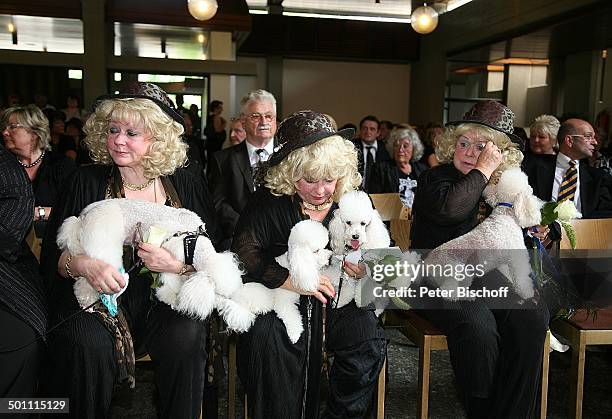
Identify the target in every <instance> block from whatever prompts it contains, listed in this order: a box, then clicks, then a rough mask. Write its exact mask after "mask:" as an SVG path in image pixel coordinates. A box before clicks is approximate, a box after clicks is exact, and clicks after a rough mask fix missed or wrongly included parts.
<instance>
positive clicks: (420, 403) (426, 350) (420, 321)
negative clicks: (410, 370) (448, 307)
mask: <svg viewBox="0 0 612 419" xmlns="http://www.w3.org/2000/svg"><path fill="white" fill-rule="evenodd" d="M385 315H386V319H385V323H386V324H387V325H393V326H398V327H399V328H400V330H401V331H402V333H403V334H404V335H406V337H408V339H410V340H411V341H412V342H414V343H415V344H416V345H417V346H418V347H419V373H418V374H419V380H418V387H417V391H418V394H417V415H416V417H417V418H420V419H426V418H427V417H428V414H429V373H430V367H431V351H438V350H447V349H448V344H447V341H446V335H444V333H442V332H441V331H440V330H438V329H437V328H436V327H435V326H434V325H433V324H431V323H430V322H429V320H427V319H425V318H423V317H421V316H419V315H418V314H417V313H416V312H414V311H412V310H408V311H404V312H400V311H397V310H393V311H388V312H387V313H385ZM549 351H550V332H548V333H547V334H546V340H545V342H544V353H543V357H542V389H541V390H542V392H541V394H540V418H542V419H545V418H546V410H547V400H548V365H549V364H548V362H549V358H548V353H549Z"/></svg>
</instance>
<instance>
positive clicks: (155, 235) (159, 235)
mask: <svg viewBox="0 0 612 419" xmlns="http://www.w3.org/2000/svg"><path fill="white" fill-rule="evenodd" d="M147 233H148V234H145V237H144V238H143V239H144V241H145V243H150V244H154V245H155V246H161V244H162V242H163V241H164V237H165V236H166V234H167V233H166V230H164V229H162V228H159V227H157V226H151V227H149V231H148V232H147Z"/></svg>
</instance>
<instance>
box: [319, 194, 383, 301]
mask: <svg viewBox="0 0 612 419" xmlns="http://www.w3.org/2000/svg"><path fill="white" fill-rule="evenodd" d="M329 236H330V243H331V248H332V251H333V252H334V255H338V256H339V257H340V259H345V260H347V261H349V262H352V263H357V262H359V261H360V260H361V253H362V250H367V249H381V248H386V247H389V245H390V243H391V239H390V237H389V231H387V227H386V226H385V224H384V223H383V221H382V219H381V218H380V214H379V213H378V211H376V210H375V209H374V207H373V206H372V201H371V200H370V197H369V196H368V194H366V193H365V192H362V191H352V192H347V193H345V194H344V195H342V197H341V198H340V201H339V202H338V209H336V210H335V211H334V216H333V218H332V220H331V222H330V223H329ZM324 273H325V274H327V275H328V276H330V277H331V279H332V283H333V284H334V287H335V288H336V292H337V291H338V289H340V293H339V294H338V295H337V296H336V307H338V308H339V307H343V306H345V305H346V304H348V303H349V302H350V301H351V300H353V299H354V300H355V302H356V303H357V305H358V306H360V307H363V306H366V305H367V304H369V302H370V300H371V298H368V299H367V300H368V301H362V293H361V287H360V286H358V285H359V284H360V281H358V280H355V279H353V278H350V277H349V276H348V275H346V274H345V273H343V274H342V275H341V276H340V275H336V276H333V275H330V274H328V273H327V272H324ZM340 282H342V286H341V287H340ZM363 296H364V297H365V295H363Z"/></svg>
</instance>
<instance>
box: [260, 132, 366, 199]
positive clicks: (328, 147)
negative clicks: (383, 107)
mask: <svg viewBox="0 0 612 419" xmlns="http://www.w3.org/2000/svg"><path fill="white" fill-rule="evenodd" d="M300 179H306V180H308V181H319V180H322V179H334V180H338V182H337V183H336V190H335V191H334V195H333V200H334V201H335V202H338V200H339V199H340V197H341V196H342V195H343V194H345V193H346V192H350V191H352V190H355V189H357V188H358V187H359V185H361V175H360V174H359V171H358V170H357V150H355V146H354V145H353V143H352V142H350V141H349V140H345V139H344V138H342V137H340V136H338V135H334V136H331V137H328V138H325V139H323V140H320V141H317V142H316V143H314V144H311V145H308V146H305V147H302V148H298V149H297V150H294V151H292V152H291V153H289V155H288V156H287V157H286V158H285V159H284V160H283V161H281V162H280V163H279V164H277V165H276V166H273V167H271V168H270V169H269V170H268V172H267V173H266V176H265V178H264V181H265V185H266V187H267V188H268V189H270V191H271V192H272V194H273V195H276V196H281V195H294V194H295V193H296V192H297V189H296V183H297V182H298V181H299V180H300Z"/></svg>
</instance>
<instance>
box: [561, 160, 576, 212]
mask: <svg viewBox="0 0 612 419" xmlns="http://www.w3.org/2000/svg"><path fill="white" fill-rule="evenodd" d="M569 164H570V165H569V167H568V169H567V171H566V172H565V175H563V182H561V186H560V187H559V195H558V197H557V202H563V201H566V200H568V199H569V200H570V201H573V200H574V196H576V186H577V184H578V168H577V167H576V162H575V161H574V160H570V162H569Z"/></svg>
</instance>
